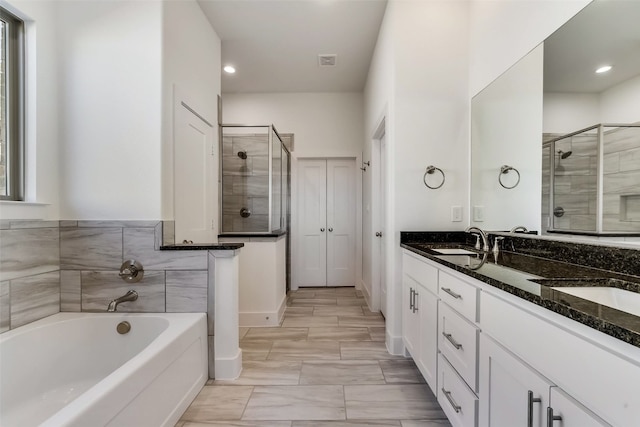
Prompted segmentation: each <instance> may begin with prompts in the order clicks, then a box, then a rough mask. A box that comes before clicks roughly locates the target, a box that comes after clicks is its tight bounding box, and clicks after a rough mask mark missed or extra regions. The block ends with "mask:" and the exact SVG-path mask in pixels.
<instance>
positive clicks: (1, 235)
mask: <svg viewBox="0 0 640 427" xmlns="http://www.w3.org/2000/svg"><path fill="white" fill-rule="evenodd" d="M59 243H60V241H59V232H58V221H17V220H16V221H13V220H11V221H5V220H3V221H0V332H5V331H8V330H9V329H13V328H17V327H18V326H21V325H24V324H27V323H30V322H33V321H36V320H38V319H41V318H43V317H46V316H49V315H51V314H55V313H57V312H59V311H60V271H59V270H60V251H59V247H60V245H59Z"/></svg>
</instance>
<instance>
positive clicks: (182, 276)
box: [60, 221, 207, 313]
mask: <svg viewBox="0 0 640 427" xmlns="http://www.w3.org/2000/svg"><path fill="white" fill-rule="evenodd" d="M163 228H164V229H167V227H166V226H164V227H163V224H162V222H160V221H77V222H75V221H64V222H62V223H61V224H60V277H61V288H60V289H61V293H60V303H61V310H62V311H104V310H106V308H107V306H108V304H109V302H110V301H111V300H112V299H114V298H117V297H119V296H121V295H124V294H125V293H126V292H127V291H128V290H130V289H133V290H135V291H137V292H138V295H139V297H138V300H137V301H133V302H126V303H123V304H121V305H120V306H119V307H118V310H119V311H124V312H126V311H133V312H203V313H204V312H206V311H207V252H206V251H160V250H159V246H160V245H161V243H162V242H163V236H162V233H163ZM129 259H135V260H137V261H139V262H140V263H141V264H142V266H143V268H144V277H143V279H142V280H141V281H140V282H137V283H127V282H125V281H124V280H122V279H121V278H120V277H119V269H120V266H121V264H122V262H123V261H125V260H129Z"/></svg>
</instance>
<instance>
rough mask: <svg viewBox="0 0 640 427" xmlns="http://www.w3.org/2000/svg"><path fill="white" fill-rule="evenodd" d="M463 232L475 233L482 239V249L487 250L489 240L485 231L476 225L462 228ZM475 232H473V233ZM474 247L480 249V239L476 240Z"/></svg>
mask: <svg viewBox="0 0 640 427" xmlns="http://www.w3.org/2000/svg"><path fill="white" fill-rule="evenodd" d="M464 231H465V233H471V234H477V235H478V236H479V238H480V239H482V250H483V251H485V252H488V251H489V240H488V239H487V233H485V232H484V231H482V230H481V229H479V228H478V227H468V228H467V229H466V230H464ZM474 232H475V233H474ZM476 249H478V250H480V240H479V239H478V241H476Z"/></svg>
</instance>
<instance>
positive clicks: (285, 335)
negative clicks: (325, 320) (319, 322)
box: [241, 328, 309, 347]
mask: <svg viewBox="0 0 640 427" xmlns="http://www.w3.org/2000/svg"><path fill="white" fill-rule="evenodd" d="M308 332H309V329H308V328H250V329H249V331H248V332H247V333H246V334H245V335H244V337H243V338H242V340H241V343H244V342H255V341H275V340H306V339H307V333H308ZM241 347H242V346H241Z"/></svg>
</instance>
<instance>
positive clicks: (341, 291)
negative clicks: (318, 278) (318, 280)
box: [315, 286, 356, 298]
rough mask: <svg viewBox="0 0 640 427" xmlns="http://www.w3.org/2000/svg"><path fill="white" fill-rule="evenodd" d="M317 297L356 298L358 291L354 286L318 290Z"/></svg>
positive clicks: (316, 291)
mask: <svg viewBox="0 0 640 427" xmlns="http://www.w3.org/2000/svg"><path fill="white" fill-rule="evenodd" d="M315 293H316V295H315V296H316V297H321V298H322V297H324V296H326V295H335V296H339V297H355V296H356V290H355V288H354V287H352V286H347V287H344V288H316V289H315Z"/></svg>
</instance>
